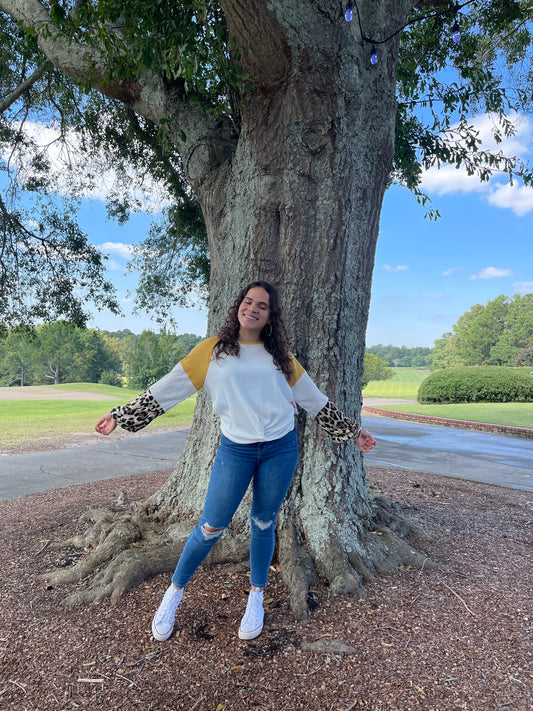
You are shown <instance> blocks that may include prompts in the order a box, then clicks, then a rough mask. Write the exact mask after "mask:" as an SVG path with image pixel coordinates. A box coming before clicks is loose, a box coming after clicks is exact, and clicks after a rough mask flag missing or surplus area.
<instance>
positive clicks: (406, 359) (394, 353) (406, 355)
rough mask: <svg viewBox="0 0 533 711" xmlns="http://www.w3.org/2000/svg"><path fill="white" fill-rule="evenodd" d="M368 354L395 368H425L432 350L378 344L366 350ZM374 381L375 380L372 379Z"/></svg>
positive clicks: (419, 347)
mask: <svg viewBox="0 0 533 711" xmlns="http://www.w3.org/2000/svg"><path fill="white" fill-rule="evenodd" d="M366 352H367V353H373V354H374V355H376V356H378V358H381V360H383V361H385V364H386V365H387V366H389V367H393V368H425V367H427V365H428V360H427V359H428V356H430V355H431V348H424V347H422V346H417V347H415V348H407V346H391V345H389V346H384V345H382V344H381V343H378V344H377V345H376V346H370V347H369V348H367V349H366ZM371 380H374V378H371Z"/></svg>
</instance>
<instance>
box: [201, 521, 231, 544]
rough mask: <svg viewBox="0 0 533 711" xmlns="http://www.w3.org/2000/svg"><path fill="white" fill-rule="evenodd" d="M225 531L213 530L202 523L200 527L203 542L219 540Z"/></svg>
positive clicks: (222, 529) (223, 529)
mask: <svg viewBox="0 0 533 711" xmlns="http://www.w3.org/2000/svg"><path fill="white" fill-rule="evenodd" d="M225 530H226V529H225V528H213V527H212V526H210V525H209V524H208V523H204V525H203V526H202V536H203V537H204V540H206V541H212V540H213V538H220V536H221V535H222V534H223V533H224V531H225Z"/></svg>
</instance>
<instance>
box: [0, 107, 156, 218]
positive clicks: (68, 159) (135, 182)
mask: <svg viewBox="0 0 533 711" xmlns="http://www.w3.org/2000/svg"><path fill="white" fill-rule="evenodd" d="M22 132H23V134H24V135H25V136H26V137H27V138H28V139H29V140H30V141H32V142H33V143H34V144H35V145H36V146H37V147H38V150H39V152H40V153H41V154H42V155H43V157H45V158H46V159H47V160H48V161H49V163H50V166H51V170H50V172H49V173H47V176H48V177H50V175H51V176H52V178H53V183H52V191H53V192H55V193H57V194H59V195H64V196H66V195H72V194H74V193H75V194H77V195H80V196H81V197H84V198H92V199H94V200H98V201H106V200H107V199H108V197H109V196H110V194H112V193H113V192H115V193H117V192H118V193H120V194H123V193H127V194H128V195H129V198H130V199H131V200H132V201H136V202H137V203H138V204H139V207H140V209H142V210H145V211H147V212H158V211H160V210H161V208H162V207H163V206H165V205H166V204H168V200H169V196H168V193H167V191H166V190H165V189H164V187H163V186H162V185H160V184H158V183H156V182H155V181H153V180H151V179H150V178H144V179H143V180H142V184H140V181H139V176H137V175H136V174H135V171H134V169H133V167H131V169H129V170H128V177H127V180H126V184H124V181H119V179H118V175H117V173H116V172H115V171H114V170H113V169H112V168H110V167H109V162H108V161H107V159H106V156H105V153H104V152H103V151H102V153H101V155H99V156H95V157H91V158H90V159H89V158H88V157H87V156H86V155H85V154H84V153H83V152H82V150H81V145H80V141H79V139H78V137H77V136H76V134H75V133H74V132H73V131H70V132H68V133H67V136H66V141H65V142H63V141H61V140H60V131H59V130H57V129H55V128H53V127H50V126H46V125H45V124H43V123H40V122H38V121H26V122H25V123H24V126H23V129H22ZM34 155H35V148H33V149H29V150H27V151H26V152H25V153H22V155H21V156H20V157H19V163H18V165H17V166H16V169H17V170H18V171H19V173H20V175H21V177H22V178H23V179H27V178H28V177H31V176H32V175H36V173H35V171H34V169H33V168H32V165H31V161H32V158H33V157H34ZM0 159H1V160H4V161H5V162H6V163H7V162H8V161H11V163H12V161H13V154H12V148H11V147H10V146H9V145H7V144H5V143H0ZM12 167H13V165H12Z"/></svg>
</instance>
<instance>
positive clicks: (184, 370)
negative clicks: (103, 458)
mask: <svg viewBox="0 0 533 711" xmlns="http://www.w3.org/2000/svg"><path fill="white" fill-rule="evenodd" d="M217 340H218V339H216V338H214V339H213V338H211V339H209V338H207V339H205V340H204V341H201V342H200V343H199V344H198V345H197V346H195V347H194V348H193V350H192V351H191V352H190V353H189V354H188V355H187V356H185V358H183V359H182V360H181V361H180V362H179V363H178V364H177V365H175V366H174V368H173V369H172V370H171V371H170V373H167V375H165V376H163V377H162V378H161V379H160V380H158V381H157V382H156V383H154V384H153V385H151V386H150V387H149V388H148V390H145V391H144V392H143V393H141V394H140V395H138V396H137V397H136V398H134V399H133V400H131V401H130V402H128V403H126V405H119V406H118V407H114V408H113V409H112V410H111V411H110V412H106V414H105V415H104V416H103V417H102V418H101V419H100V420H98V422H97V423H96V427H95V429H96V431H97V432H99V433H100V434H103V435H109V434H111V432H113V430H114V429H115V427H116V426H117V425H118V426H119V427H122V429H125V430H128V431H129V432H138V431H139V430H142V429H143V427H146V425H149V424H150V422H152V420H155V418H156V417H159V416H160V415H163V414H164V413H165V412H167V410H170V409H171V408H172V407H174V406H175V405H177V404H178V403H179V402H182V401H183V400H185V399H186V398H188V397H190V396H191V395H193V394H194V393H195V392H196V391H197V390H199V389H200V388H201V387H203V384H204V380H205V374H206V372H207V368H208V366H209V360H210V358H211V353H212V351H213V347H214V344H215V343H216V341H217Z"/></svg>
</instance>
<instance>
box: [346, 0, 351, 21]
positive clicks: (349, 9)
mask: <svg viewBox="0 0 533 711" xmlns="http://www.w3.org/2000/svg"><path fill="white" fill-rule="evenodd" d="M352 16H353V2H352V0H348V2H347V3H346V12H345V13H344V17H345V19H346V22H350V21H351V19H352Z"/></svg>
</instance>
